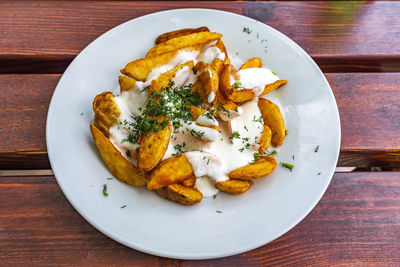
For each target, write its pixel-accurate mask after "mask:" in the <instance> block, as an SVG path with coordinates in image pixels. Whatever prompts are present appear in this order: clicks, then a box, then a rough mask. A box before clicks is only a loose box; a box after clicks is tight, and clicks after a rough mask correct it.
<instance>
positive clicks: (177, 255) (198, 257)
mask: <svg viewBox="0 0 400 267" xmlns="http://www.w3.org/2000/svg"><path fill="white" fill-rule="evenodd" d="M188 10H190V11H195V12H197V11H200V12H213V13H224V14H227V15H230V16H236V17H239V18H241V19H245V20H248V21H249V22H253V23H254V22H256V23H259V24H261V25H263V26H264V27H267V28H269V30H272V31H274V32H275V33H276V34H278V35H279V36H280V37H281V38H283V39H285V40H286V41H289V42H291V43H293V44H295V45H296V46H297V48H298V49H299V51H300V52H301V53H302V55H303V56H305V57H306V58H308V60H309V61H310V62H311V64H313V65H314V67H316V68H317V69H318V70H319V72H320V74H321V76H322V80H323V82H324V84H325V85H327V86H328V88H330V89H331V90H330V91H329V94H330V96H331V99H332V100H333V103H334V104H335V109H334V110H332V112H334V113H335V115H336V116H337V119H338V129H337V130H338V140H336V141H337V142H338V147H337V151H336V160H335V162H334V163H335V164H332V166H334V167H333V168H332V170H330V171H329V176H330V179H327V181H326V183H325V184H324V186H323V188H321V190H320V193H319V194H318V197H317V198H316V199H315V200H314V201H313V203H312V204H311V205H310V206H309V208H308V209H306V210H304V211H303V212H302V215H301V216H298V217H297V220H295V221H294V222H293V223H291V224H290V225H289V226H288V227H286V228H285V229H284V230H281V231H279V233H275V234H274V235H272V236H271V237H270V238H268V240H269V241H268V240H267V241H266V240H264V241H259V242H257V243H252V244H251V245H243V246H241V247H239V248H237V249H234V250H230V251H229V252H224V253H220V252H216V253H214V252H213V253H207V254H206V255H205V254H195V253H189V254H188V253H186V254H185V253H179V252H177V253H175V254H174V253H163V252H162V251H158V250H154V249H152V248H151V247H147V246H144V245H141V244H138V243H136V242H134V243H132V240H128V239H125V238H124V237H122V236H120V235H119V234H117V233H114V231H113V230H110V229H106V228H105V227H103V226H101V224H99V223H97V222H96V221H95V220H93V219H91V218H90V216H89V215H88V214H86V213H85V211H84V210H83V209H81V208H80V207H79V205H78V203H77V202H75V201H74V200H73V199H72V198H71V196H70V195H68V192H67V190H66V189H65V187H64V185H63V183H62V180H61V179H60V178H58V177H59V174H58V173H57V171H56V168H55V166H56V163H55V162H54V159H53V158H52V156H51V154H52V153H54V152H51V148H50V147H51V145H50V143H49V134H50V133H49V131H50V125H49V124H50V122H49V121H50V119H49V118H50V116H51V112H52V110H53V109H54V107H53V106H54V99H55V97H54V95H55V93H56V90H57V88H58V86H59V85H60V84H61V83H62V81H63V79H64V74H65V73H66V72H67V71H68V70H69V69H70V67H71V65H72V64H73V63H74V62H75V60H76V59H77V58H78V57H79V56H80V55H81V54H82V53H83V52H84V51H85V50H86V49H88V48H89V47H90V46H91V45H92V43H94V42H95V41H97V40H98V39H99V38H102V37H103V36H104V35H106V34H109V33H110V32H111V31H113V30H114V29H115V28H118V27H120V26H122V25H124V24H127V23H130V22H132V21H136V20H142V19H146V18H147V17H151V16H157V15H159V14H164V13H174V12H183V11H188ZM179 15H181V14H179ZM52 107H53V108H52ZM340 144H341V121H340V113H339V109H338V105H337V102H336V99H335V96H334V94H333V91H332V87H331V86H330V84H329V82H328V81H327V79H326V77H325V75H324V73H323V72H322V70H321V69H320V68H319V66H318V65H317V64H316V62H315V61H314V60H313V59H312V58H311V56H310V55H309V54H308V53H307V52H306V51H305V50H304V49H303V48H302V47H301V46H300V45H298V44H297V43H296V42H295V41H294V40H292V39H291V38H289V37H288V36H286V35H285V34H283V33H282V32H280V31H278V30H277V29H275V28H273V27H271V26H269V25H268V24H266V23H264V22H260V21H258V20H255V19H253V18H251V17H247V16H244V15H240V14H236V13H232V12H228V11H223V10H219V9H209V8H176V9H169V10H162V11H158V12H153V13H149V14H146V15H143V16H140V17H136V18H133V19H130V20H128V21H125V22H123V23H121V24H118V25H116V26H114V27H112V28H111V29H109V30H107V31H106V32H104V33H102V34H101V35H99V36H97V37H96V38H95V39H94V40H92V41H91V42H90V43H89V44H87V45H86V46H85V47H84V48H83V49H82V50H81V51H80V52H79V53H78V54H77V55H76V56H75V58H74V59H73V60H72V61H71V63H70V64H69V65H68V67H67V68H66V69H65V71H64V73H63V74H62V76H61V78H60V80H59V81H58V83H57V85H56V87H55V89H54V92H53V94H52V97H51V100H50V104H49V108H48V111H47V117H46V148H47V151H48V158H49V162H50V166H51V169H52V170H53V174H54V177H55V178H56V181H57V184H58V186H59V187H60V188H61V190H62V192H63V194H64V196H65V197H66V198H67V200H68V201H69V203H70V204H71V205H72V206H73V208H74V209H75V210H76V211H77V212H78V213H79V214H80V215H81V216H82V217H83V218H84V219H85V220H86V221H87V222H88V223H89V224H90V225H92V226H93V227H94V228H95V229H96V230H98V231H100V232H101V233H103V234H104V235H106V236H107V237H109V238H111V239H113V240H114V241H116V242H119V243H121V244H123V245H125V246H127V247H129V248H132V249H135V250H138V251H140V252H144V253H147V254H151V255H155V256H160V257H168V258H174V259H185V260H205V259H216V258H222V257H227V256H233V255H237V254H240V253H244V252H248V251H250V250H253V249H256V248H259V247H261V246H264V245H267V244H269V243H270V242H272V241H274V240H275V239H277V238H279V237H281V236H283V235H285V234H286V233H287V232H289V231H290V230H291V229H293V228H294V227H296V226H297V225H298V224H299V223H300V222H301V221H302V220H303V219H304V218H305V217H306V216H307V215H308V214H309V213H310V212H311V211H312V210H313V209H314V208H315V206H316V205H317V204H318V202H319V201H320V200H321V198H322V196H323V195H324V194H325V192H326V190H327V188H328V186H329V184H330V182H331V181H332V178H333V175H334V172H335V167H336V165H337V162H338V158H339V153H340Z"/></svg>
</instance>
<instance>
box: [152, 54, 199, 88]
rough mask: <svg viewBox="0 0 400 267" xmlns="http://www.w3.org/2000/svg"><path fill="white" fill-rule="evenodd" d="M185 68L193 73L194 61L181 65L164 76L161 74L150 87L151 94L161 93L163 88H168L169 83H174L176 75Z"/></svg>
mask: <svg viewBox="0 0 400 267" xmlns="http://www.w3.org/2000/svg"><path fill="white" fill-rule="evenodd" d="M184 67H188V68H189V69H190V71H192V69H193V67H194V63H193V61H188V62H186V63H183V64H180V65H178V66H177V67H175V68H173V69H171V70H169V71H167V72H164V73H163V74H161V75H160V76H158V78H157V79H156V80H153V81H152V82H151V85H150V89H149V90H150V91H149V92H150V93H152V92H161V90H162V88H166V87H168V85H169V83H170V82H171V81H173V79H174V77H175V75H176V73H177V72H178V71H179V70H181V69H183V68H184Z"/></svg>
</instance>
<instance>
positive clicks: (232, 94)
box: [226, 87, 254, 103]
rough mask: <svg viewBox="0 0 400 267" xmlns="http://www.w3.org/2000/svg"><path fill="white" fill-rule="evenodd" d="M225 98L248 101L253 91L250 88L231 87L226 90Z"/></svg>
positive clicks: (252, 95) (238, 101)
mask: <svg viewBox="0 0 400 267" xmlns="http://www.w3.org/2000/svg"><path fill="white" fill-rule="evenodd" d="M226 94H227V98H228V99H230V100H232V101H233V102H235V103H241V102H245V101H249V100H251V99H253V98H254V92H253V90H251V89H235V88H233V87H231V88H229V89H228V90H227V91H226Z"/></svg>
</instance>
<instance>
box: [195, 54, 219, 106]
mask: <svg viewBox="0 0 400 267" xmlns="http://www.w3.org/2000/svg"><path fill="white" fill-rule="evenodd" d="M194 70H195V71H197V72H198V73H199V74H198V81H197V82H196V83H195V84H194V85H193V88H192V90H194V91H196V92H197V93H198V94H199V95H200V96H201V98H202V99H203V102H204V103H207V104H208V96H209V95H210V94H211V93H214V94H215V93H216V92H217V91H218V83H219V76H218V73H217V72H216V71H215V70H214V69H213V68H212V67H211V65H209V64H207V63H205V62H199V63H197V64H196V66H195V67H194ZM210 75H211V76H210Z"/></svg>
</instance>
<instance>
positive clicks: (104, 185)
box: [103, 184, 108, 197]
mask: <svg viewBox="0 0 400 267" xmlns="http://www.w3.org/2000/svg"><path fill="white" fill-rule="evenodd" d="M103 195H104V196H106V197H108V193H107V184H103Z"/></svg>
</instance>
